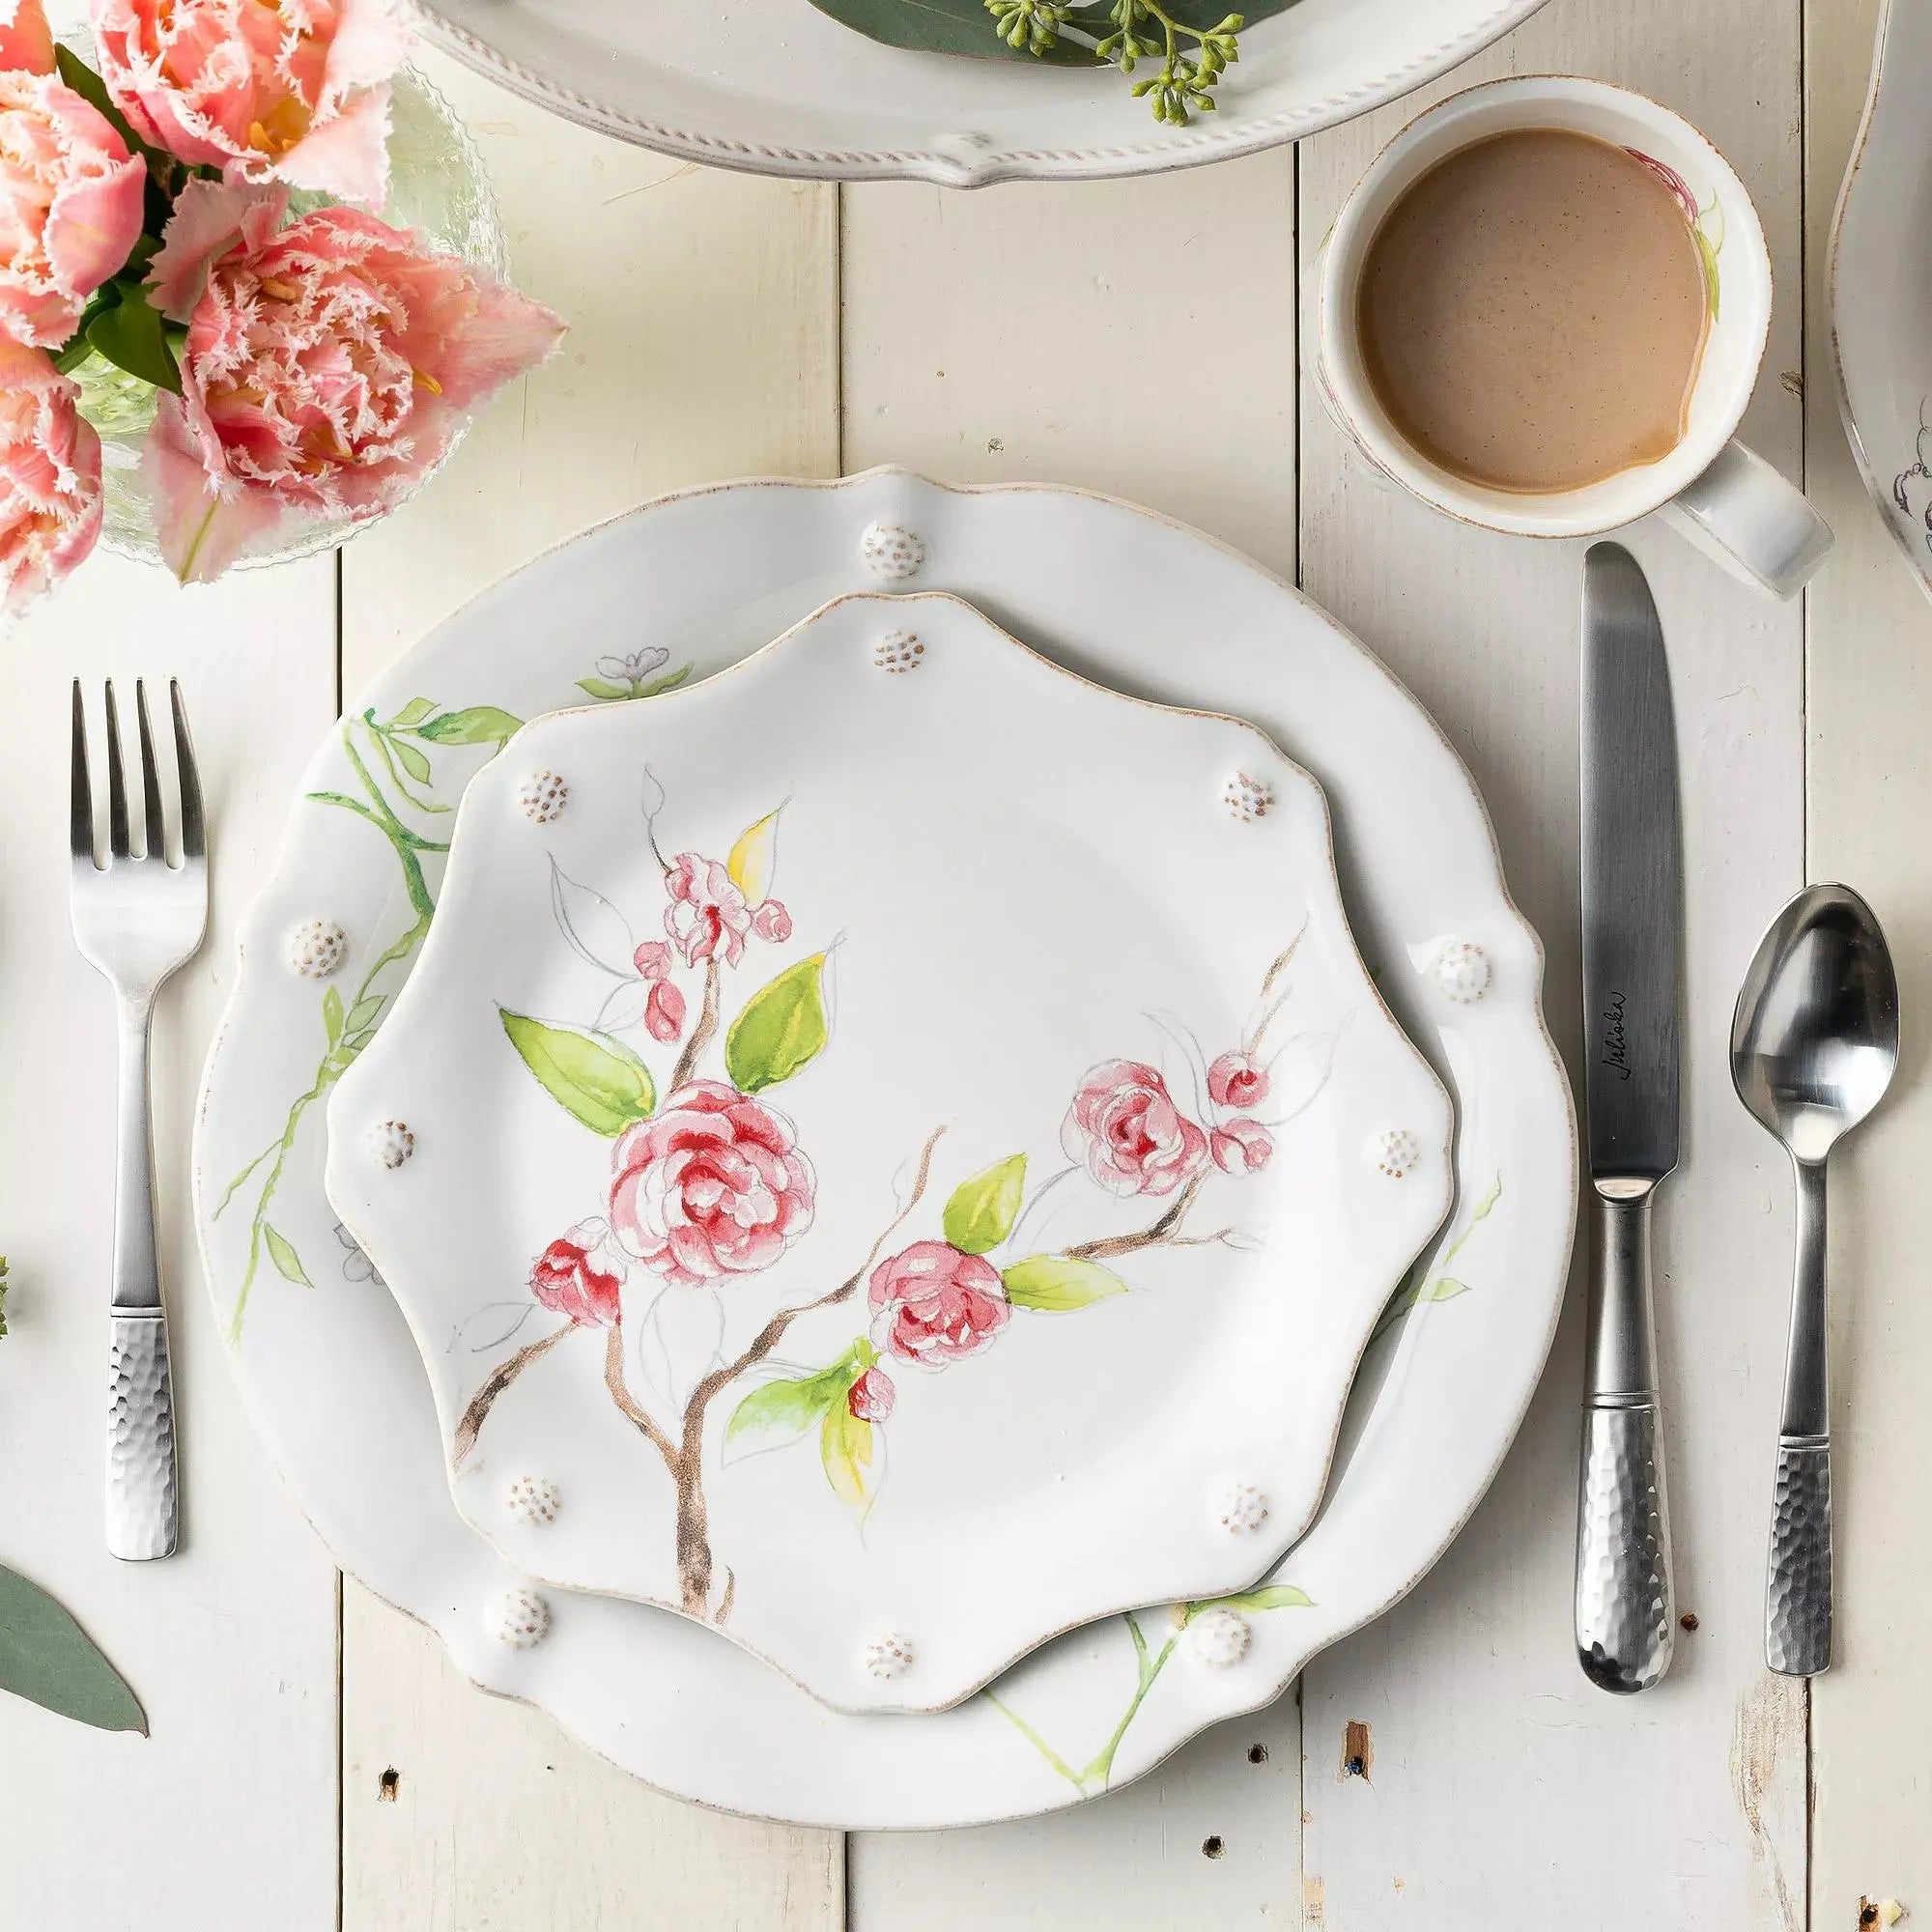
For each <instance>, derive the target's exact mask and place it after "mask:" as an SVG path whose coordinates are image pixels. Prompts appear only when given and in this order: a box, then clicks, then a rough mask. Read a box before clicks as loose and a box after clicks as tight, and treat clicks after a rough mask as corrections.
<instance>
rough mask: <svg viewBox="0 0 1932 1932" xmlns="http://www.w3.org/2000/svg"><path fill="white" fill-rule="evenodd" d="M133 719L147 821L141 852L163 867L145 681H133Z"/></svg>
mask: <svg viewBox="0 0 1932 1932" xmlns="http://www.w3.org/2000/svg"><path fill="white" fill-rule="evenodd" d="M134 715H135V717H136V718H137V719H138V720H139V721H140V726H141V804H142V808H143V810H144V811H145V813H146V816H147V821H148V825H147V837H146V839H145V841H144V844H143V850H144V851H145V853H146V855H147V856H148V857H149V858H150V859H158V860H160V861H161V862H162V864H163V865H165V864H166V863H167V857H168V828H167V821H166V820H165V819H164V818H163V817H162V816H161V774H160V770H159V768H158V767H157V766H156V763H155V734H154V732H153V731H152V730H150V729H149V726H148V685H147V680H146V679H145V678H138V677H137V678H136V679H135V680H134Z"/></svg>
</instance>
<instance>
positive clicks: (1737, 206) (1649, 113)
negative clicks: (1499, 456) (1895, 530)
mask: <svg viewBox="0 0 1932 1932" xmlns="http://www.w3.org/2000/svg"><path fill="white" fill-rule="evenodd" d="M1517 128H1566V129H1569V130H1571V131H1572V132H1575V133H1579V134H1591V135H1595V136H1596V137H1597V138H1598V139H1599V140H1603V141H1608V142H1611V143H1612V144H1614V145H1615V146H1617V147H1620V148H1626V149H1629V150H1631V151H1632V152H1633V153H1634V154H1636V155H1638V156H1640V157H1642V158H1643V159H1645V160H1647V161H1649V162H1651V163H1652V164H1653V165H1654V166H1658V167H1659V168H1661V169H1662V170H1667V171H1668V173H1667V175H1666V177H1665V178H1666V179H1667V180H1670V181H1671V182H1672V185H1673V191H1676V189H1678V188H1680V187H1681V188H1682V190H1683V192H1682V193H1681V194H1680V196H1679V198H1680V199H1682V200H1684V201H1685V202H1686V211H1685V212H1686V218H1687V219H1690V220H1692V221H1693V226H1694V228H1695V230H1696V233H1697V235H1698V238H1699V245H1700V249H1701V250H1702V252H1703V254H1704V258H1705V262H1706V265H1707V268H1708V269H1710V270H1714V271H1715V283H1716V290H1717V293H1716V295H1715V297H1714V298H1713V303H1712V307H1713V313H1712V316H1711V318H1710V328H1709V331H1708V333H1707V335H1706V338H1705V343H1704V355H1703V361H1702V362H1701V364H1700V365H1699V367H1698V371H1697V380H1696V384H1695V386H1694V387H1693V388H1692V390H1691V392H1690V411H1689V421H1688V426H1687V428H1686V430H1685V433H1684V435H1683V437H1682V439H1681V440H1679V441H1678V442H1677V444H1676V446H1675V447H1674V448H1672V449H1671V450H1670V451H1669V453H1668V454H1667V455H1665V456H1663V457H1662V458H1660V459H1659V460H1658V461H1657V462H1655V463H1647V464H1643V465H1640V466H1639V467H1637V468H1634V469H1625V470H1621V471H1619V472H1618V473H1617V474H1616V475H1614V476H1606V477H1604V478H1602V479H1601V480H1600V481H1598V482H1595V483H1590V484H1586V485H1584V486H1583V487H1582V488H1580V489H1575V490H1552V491H1548V492H1537V493H1534V494H1530V493H1524V492H1519V491H1512V490H1497V489H1493V488H1491V487H1489V486H1486V485H1484V484H1481V483H1472V482H1469V481H1467V480H1465V479H1464V478H1463V477H1460V476H1457V475H1454V474H1453V473H1451V472H1450V471H1448V470H1446V469H1442V468H1440V467H1439V466H1438V465H1436V464H1435V463H1432V462H1431V461H1430V460H1429V458H1428V457H1426V456H1424V455H1423V454H1422V453H1421V452H1420V451H1418V450H1417V449H1416V448H1415V447H1414V445H1413V444H1412V443H1410V442H1409V441H1407V440H1406V438H1404V436H1403V435H1402V433H1401V431H1400V430H1398V429H1397V428H1396V426H1395V425H1394V423H1392V422H1391V421H1390V420H1389V417H1388V413H1387V412H1386V411H1385V410H1384V409H1383V408H1382V406H1381V404H1380V402H1379V401H1378V398H1377V396H1376V393H1375V389H1374V386H1373V385H1372V384H1371V383H1370V381H1369V376H1368V370H1367V367H1366V365H1365V364H1364V361H1363V357H1362V349H1361V342H1360V338H1359V334H1358V331H1357V321H1356V303H1357V293H1358V288H1359V284H1360V280H1361V273H1362V263H1363V259H1364V257H1365V256H1366V255H1367V253H1368V249H1369V244H1370V242H1371V241H1373V240H1374V238H1375V235H1376V232H1377V231H1378V229H1379V228H1380V226H1381V224H1382V222H1383V220H1384V219H1385V218H1386V216H1387V215H1388V213H1389V211H1390V210H1391V209H1392V208H1393V207H1394V206H1395V204H1396V202H1397V201H1398V200H1400V198H1401V197H1402V195H1403V194H1404V193H1405V191H1406V189H1407V188H1408V187H1409V186H1410V185H1412V184H1413V183H1414V182H1415V181H1416V179H1417V178H1418V177H1419V176H1421V175H1423V174H1426V173H1427V172H1428V171H1429V169H1431V168H1432V167H1434V166H1435V164H1436V163H1437V162H1438V161H1440V160H1443V159H1444V158H1445V157H1446V156H1450V155H1452V154H1454V153H1456V152H1457V151H1458V150H1459V149H1462V148H1465V147H1467V146H1468V145H1469V144H1470V143H1471V142H1472V141H1479V140H1482V139H1483V138H1484V137H1485V136H1487V135H1491V134H1501V133H1505V132H1509V131H1511V130H1514V129H1517ZM1693 211H1696V213H1694V214H1693ZM1320 304H1321V306H1320V319H1319V323H1318V335H1317V363H1318V370H1319V374H1320V377H1321V385H1322V390H1323V393H1324V395H1325V397H1326V399H1327V402H1328V406H1329V409H1330V411H1331V412H1332V413H1333V415H1334V416H1335V419H1336V421H1337V422H1338V423H1339V424H1340V425H1341V427H1342V429H1343V430H1344V432H1345V433H1346V434H1347V435H1348V436H1349V437H1350V440H1352V441H1353V442H1354V444H1355V446H1356V447H1357V448H1358V449H1359V450H1360V451H1361V452H1362V454H1363V455H1364V456H1365V457H1366V458H1367V459H1368V460H1369V462H1370V463H1372V464H1373V465H1374V466H1375V467H1376V468H1377V469H1379V470H1381V471H1382V472H1383V473H1384V474H1386V475H1388V476H1390V477H1393V478H1394V479H1395V481H1397V482H1398V483H1400V484H1402V485H1403V486H1404V487H1405V488H1406V489H1408V490H1411V491H1413V492H1414V493H1415V495H1416V496H1418V497H1421V498H1422V499H1423V501H1424V502H1426V503H1432V504H1434V505H1435V508H1436V509H1438V510H1442V511H1444V512H1446V513H1447V514H1448V515H1450V516H1452V517H1459V518H1461V519H1462V520H1463V521H1464V522H1465V523H1471V524H1480V525H1483V526H1485V527H1487V528H1489V529H1494V530H1507V531H1512V532H1515V533H1518V534H1520V535H1523V536H1537V537H1578V536H1597V535H1599V534H1601V533H1602V532H1603V531H1605V530H1610V529H1615V528H1617V527H1618V526H1621V525H1624V524H1630V523H1634V522H1635V521H1636V519H1637V518H1639V517H1644V516H1648V515H1649V514H1650V513H1651V512H1652V511H1653V510H1656V511H1661V512H1662V515H1663V517H1664V518H1665V520H1666V521H1667V522H1669V523H1670V524H1672V525H1674V526H1676V527H1677V528H1678V529H1680V530H1682V531H1683V533H1684V534H1685V535H1686V536H1688V537H1689V538H1690V540H1691V542H1692V543H1694V544H1695V545H1696V546H1697V547H1698V549H1700V550H1702V551H1705V552H1707V553H1708V554H1710V555H1711V556H1713V557H1715V558H1716V559H1717V560H1718V561H1719V563H1721V564H1722V565H1724V567H1725V568H1726V569H1728V570H1730V571H1731V572H1733V573H1734V574H1735V575H1737V576H1739V577H1741V578H1743V579H1744V580H1745V581H1746V582H1749V583H1755V584H1758V585H1760V586H1761V587H1762V588H1764V589H1766V590H1769V591H1771V592H1772V593H1773V594H1774V595H1776V596H1778V597H1790V596H1794V595H1795V594H1796V593H1797V591H1798V590H1799V589H1800V587H1801V586H1802V585H1803V584H1804V581H1805V579H1806V578H1808V577H1809V576H1810V575H1811V573H1812V572H1813V571H1814V570H1816V569H1817V567H1818V565H1819V564H1820V563H1821V562H1823V561H1824V558H1825V554H1826V552H1828V551H1829V550H1830V549H1831V547H1832V531H1831V526H1829V525H1828V524H1827V523H1826V522H1825V520H1824V519H1823V518H1822V517H1820V516H1819V515H1818V513H1817V512H1816V511H1815V510H1814V509H1812V508H1811V506H1810V504H1808V503H1807V502H1806V501H1805V500H1804V495H1803V493H1802V492H1801V491H1799V490H1796V489H1794V488H1793V487H1792V486H1791V485H1790V484H1789V483H1787V482H1786V481H1785V480H1784V478H1783V477H1782V476H1780V475H1779V474H1778V473H1777V471H1776V469H1773V468H1772V467H1771V465H1770V464H1768V463H1766V462H1765V461H1764V459H1763V458H1762V457H1759V456H1755V455H1753V454H1752V453H1751V451H1750V450H1748V449H1747V448H1746V447H1745V445H1744V444H1743V443H1741V442H1739V441H1737V440H1735V432H1736V430H1737V426H1738V423H1739V421H1740V419H1741V418H1742V417H1743V415H1744V412H1745V405H1746V404H1747V402H1749V400H1750V393H1751V387H1752V385H1753V384H1755V383H1756V381H1757V373H1758V365H1759V363H1760V362H1761V361H1762V360H1763V358H1764V345H1765V338H1766V335H1767V333H1768V332H1769V330H1770V327H1771V259H1770V257H1769V255H1768V254H1767V253H1766V251H1765V245H1764V230H1763V228H1762V227H1761V226H1760V225H1759V223H1758V218H1757V211H1756V210H1755V209H1754V208H1752V206H1751V202H1750V197H1749V196H1748V195H1747V193H1746V192H1745V189H1744V184H1743V183H1742V182H1740V181H1739V180H1738V178H1737V176H1736V175H1735V174H1733V173H1732V171H1731V169H1730V166H1729V164H1728V163H1727V162H1726V161H1725V160H1724V157H1723V156H1721V155H1720V154H1719V153H1718V151H1717V149H1715V148H1714V147H1712V145H1711V144H1710V142H1709V141H1707V140H1705V138H1704V137H1703V135H1701V134H1700V133H1698V131H1697V130H1696V128H1692V127H1691V126H1690V123H1689V122H1687V121H1684V120H1681V119H1680V118H1679V117H1678V116H1677V115H1675V114H1672V113H1671V112H1670V111H1669V110H1668V109H1667V108H1662V107H1660V106H1658V104H1657V103H1656V102H1655V101H1654V100H1646V99H1644V98H1643V96H1642V95H1640V94H1631V93H1628V92H1626V91H1625V90H1624V89H1622V88H1618V87H1607V86H1605V84H1604V83H1603V82H1602V81H1596V80H1579V79H1574V78H1571V77H1568V76H1565V75H1557V74H1544V75H1532V76H1527V77H1523V78H1520V79H1514V80H1497V81H1492V82H1491V83H1490V84H1489V85H1488V86H1485V87H1473V88H1471V89H1469V91H1468V92H1467V93H1466V94H1458V95H1455V96H1453V97H1452V98H1451V99H1447V100H1445V101H1442V102H1441V103H1440V104H1439V105H1437V106H1435V107H1432V108H1431V109H1430V110H1429V111H1428V113H1426V114H1424V115H1422V116H1420V117H1419V118H1418V119H1417V120H1414V121H1411V122H1410V123H1409V124H1408V126H1407V127H1406V128H1404V129H1403V130H1402V132H1401V133H1400V134H1398V135H1397V136H1396V137H1395V139H1394V140H1392V141H1391V142H1390V143H1389V144H1388V146H1387V147H1385V148H1384V149H1383V150H1382V151H1381V153H1380V154H1379V155H1378V156H1376V158H1375V160H1374V162H1373V163H1371V165H1370V167H1369V170H1368V172H1367V173H1366V174H1365V175H1364V176H1363V177H1362V179H1361V180H1360V181H1359V182H1358V183H1357V184H1356V185H1355V188H1354V191H1353V192H1352V193H1351V194H1350V196H1349V198H1348V200H1347V201H1346V202H1345V203H1344V204H1343V207H1342V212H1341V213H1340V214H1339V215H1338V216H1337V217H1336V221H1335V226H1334V228H1333V229H1332V230H1331V231H1330V233H1329V236H1328V240H1327V241H1326V242H1325V243H1324V244H1323V249H1322V255H1321V267H1320Z"/></svg>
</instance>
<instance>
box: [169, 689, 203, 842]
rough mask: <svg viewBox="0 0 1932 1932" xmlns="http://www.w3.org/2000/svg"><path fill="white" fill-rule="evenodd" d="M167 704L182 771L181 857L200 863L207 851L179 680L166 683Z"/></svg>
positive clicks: (190, 742)
mask: <svg viewBox="0 0 1932 1932" xmlns="http://www.w3.org/2000/svg"><path fill="white" fill-rule="evenodd" d="M168 701H169V703H170V704H171V705H172V706H173V709H174V715H175V762H176V764H177V765H178V766H179V767H180V768H181V769H180V779H181V808H182V857H183V858H184V859H199V858H201V857H202V856H203V855H204V853H205V852H206V851H207V849H208V847H207V845H206V843H205V842H204V840H203V838H202V828H201V774H200V773H199V772H197V771H196V770H195V765H194V740H193V739H192V738H190V737H189V736H188V734H187V707H186V706H185V704H183V702H182V693H181V684H180V681H179V680H178V679H175V678H170V679H169V680H168Z"/></svg>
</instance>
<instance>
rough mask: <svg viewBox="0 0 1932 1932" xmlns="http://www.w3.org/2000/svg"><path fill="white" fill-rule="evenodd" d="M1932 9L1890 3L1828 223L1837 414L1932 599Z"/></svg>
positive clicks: (1909, 1) (1903, 1)
mask: <svg viewBox="0 0 1932 1932" xmlns="http://www.w3.org/2000/svg"><path fill="white" fill-rule="evenodd" d="M1927 128H1932V9H1929V8H1927V7H1926V6H1925V5H1924V4H1923V0H1916V4H1915V0H1887V5H1886V6H1885V8H1884V11H1883V13H1882V14H1881V17H1880V19H1879V24H1878V41H1877V45H1876V49H1875V51H1874V53H1873V55H1872V73H1871V87H1870V91H1869V93H1868V94H1867V95H1866V97H1865V111H1864V120H1863V122H1862V123H1861V126H1860V128H1859V137H1858V140H1857V143H1856V144H1855V145H1854V147H1853V150H1852V159H1851V165H1850V166H1849V167H1848V168H1847V169H1846V170H1845V181H1844V185H1843V187H1842V188H1841V189H1840V190H1839V194H1838V208H1837V213H1836V216H1835V218H1834V219H1833V224H1832V268H1831V284H1832V348H1833V363H1834V366H1835V367H1836V369H1837V372H1838V410H1839V413H1840V414H1841V415H1842V416H1843V418H1844V423H1845V434H1846V435H1847V436H1848V437H1849V438H1850V439H1851V443H1852V454H1853V455H1854V456H1855V457H1857V459H1858V463H1859V468H1860V469H1861V470H1862V471H1863V472H1864V479H1865V486H1866V488H1867V489H1869V490H1870V492H1871V495H1872V500H1873V502H1875V503H1876V504H1877V505H1878V509H1879V514H1880V516H1881V517H1883V518H1884V519H1885V526H1886V528H1887V529H1889V531H1890V532H1891V534H1892V537H1893V539H1894V540H1895V541H1896V543H1897V544H1898V547H1899V549H1900V550H1902V551H1903V552H1904V553H1905V555H1906V558H1907V560H1908V561H1909V562H1910V563H1911V565H1912V567H1913V569H1914V571H1916V572H1917V573H1918V582H1919V585H1920V587H1921V588H1922V589H1924V590H1925V591H1926V593H1927V594H1928V595H1932V139H1928V138H1927V133H1926V130H1927Z"/></svg>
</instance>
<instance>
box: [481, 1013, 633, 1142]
mask: <svg viewBox="0 0 1932 1932" xmlns="http://www.w3.org/2000/svg"><path fill="white" fill-rule="evenodd" d="M497 1010H498V1012H499V1013H500V1014H501V1017H502V1021H503V1031H504V1032H505V1033H506V1034H507V1035H508V1036H509V1038H510V1044H511V1045H512V1046H514V1047H515V1048H516V1049H517V1051H518V1053H519V1054H520V1055H522V1057H523V1062H524V1065H526V1066H527V1067H528V1068H529V1069H530V1071H531V1072H532V1073H534V1074H535V1075H536V1077H537V1081H538V1084H539V1085H540V1086H541V1087H542V1088H543V1090H544V1092H545V1093H547V1094H549V1095H550V1096H551V1098H552V1099H554V1101H556V1103H557V1104H558V1105H559V1106H560V1107H562V1109H563V1110H564V1112H565V1113H567V1114H568V1115H570V1117H571V1118H572V1119H573V1120H575V1121H581V1122H582V1123H583V1125H584V1126H586V1127H588V1128H589V1129H590V1131H591V1132H592V1133H593V1134H602V1135H603V1136H604V1137H605V1139H606V1140H615V1139H616V1137H617V1136H618V1135H619V1134H621V1133H622V1132H623V1131H624V1129H625V1128H626V1127H628V1126H630V1125H632V1124H633V1123H634V1122H638V1121H644V1120H648V1119H649V1118H650V1115H651V1110H652V1109H653V1108H654V1107H655V1106H656V1105H657V1089H656V1088H655V1087H654V1086H653V1085H652V1084H651V1074H650V1068H649V1067H647V1066H646V1065H644V1063H643V1062H642V1061H641V1060H639V1058H638V1056H637V1055H636V1054H635V1053H633V1052H632V1051H631V1049H630V1048H629V1047H628V1046H626V1045H625V1044H624V1043H623V1041H622V1040H619V1039H612V1038H611V1037H610V1036H609V1035H608V1034H591V1033H585V1032H582V1030H580V1029H579V1028H577V1027H566V1026H549V1025H546V1024H545V1023H544V1022H543V1021H542V1020H533V1019H531V1018H529V1017H528V1016H527V1015H526V1014H524V1013H513V1012H508V1011H505V1010H503V1009H501V1008H499V1009H497Z"/></svg>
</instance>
